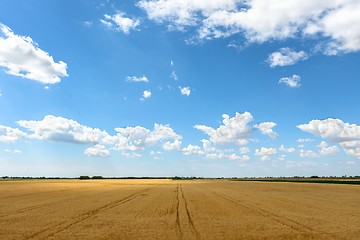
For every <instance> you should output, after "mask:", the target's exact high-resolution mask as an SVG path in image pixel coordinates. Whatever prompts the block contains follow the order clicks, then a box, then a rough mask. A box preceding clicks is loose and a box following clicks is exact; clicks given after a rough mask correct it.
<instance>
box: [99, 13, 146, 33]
mask: <svg viewBox="0 0 360 240" xmlns="http://www.w3.org/2000/svg"><path fill="white" fill-rule="evenodd" d="M125 15H126V14H125V13H124V12H117V13H116V14H114V15H112V16H111V15H108V14H105V15H104V19H101V20H100V21H101V23H103V24H104V25H105V26H106V27H108V28H111V29H115V30H116V31H119V32H123V33H125V34H129V33H130V31H131V30H135V29H136V27H137V26H139V25H140V20H138V19H131V18H129V17H125Z"/></svg>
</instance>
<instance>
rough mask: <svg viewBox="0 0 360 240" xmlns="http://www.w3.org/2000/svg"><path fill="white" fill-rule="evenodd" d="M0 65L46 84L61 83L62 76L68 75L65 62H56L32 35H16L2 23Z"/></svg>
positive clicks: (0, 28) (20, 75)
mask: <svg viewBox="0 0 360 240" xmlns="http://www.w3.org/2000/svg"><path fill="white" fill-rule="evenodd" d="M0 66H2V67H4V68H5V71H6V73H8V74H11V75H14V76H19V77H23V78H26V79H30V80H34V81H38V82H41V83H44V84H54V83H59V82H60V81H61V77H66V76H68V74H67V71H66V68H67V65H66V63H65V62H63V61H59V62H55V61H54V59H53V57H52V56H50V55H49V53H47V52H45V51H44V50H42V49H40V48H39V46H38V45H37V44H36V43H35V42H34V41H33V40H32V39H31V38H30V37H25V36H19V35H16V34H14V33H13V31H12V30H11V29H10V28H9V27H7V26H5V25H3V24H1V23H0Z"/></svg>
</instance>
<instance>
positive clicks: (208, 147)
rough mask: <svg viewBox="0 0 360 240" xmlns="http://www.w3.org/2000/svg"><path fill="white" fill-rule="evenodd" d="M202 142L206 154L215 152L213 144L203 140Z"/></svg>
mask: <svg viewBox="0 0 360 240" xmlns="http://www.w3.org/2000/svg"><path fill="white" fill-rule="evenodd" d="M201 142H202V143H203V149H204V151H205V152H215V151H216V148H215V147H214V146H213V145H212V142H210V141H209V140H206V139H202V140H201Z"/></svg>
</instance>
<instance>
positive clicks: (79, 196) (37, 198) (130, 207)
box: [0, 180, 360, 240]
mask: <svg viewBox="0 0 360 240" xmlns="http://www.w3.org/2000/svg"><path fill="white" fill-rule="evenodd" d="M0 239H4V240H5V239H6V240H7V239H16V240H18V239H291V240H293V239H360V186H357V185H332V184H312V183H270V182H246V181H226V180H193V181H190V180H189V181H184V180H180V181H175V180H84V181H80V180H20V181H8V180H7V181H0Z"/></svg>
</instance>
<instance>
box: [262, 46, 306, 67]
mask: <svg viewBox="0 0 360 240" xmlns="http://www.w3.org/2000/svg"><path fill="white" fill-rule="evenodd" d="M307 57H308V56H307V54H306V53H305V52H304V51H299V52H296V51H293V50H292V49H290V48H280V49H279V51H278V52H273V53H271V54H270V55H269V57H268V60H267V61H268V63H269V64H270V67H277V66H281V67H282V66H289V65H293V64H295V63H297V62H299V61H302V60H305V59H307Z"/></svg>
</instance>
